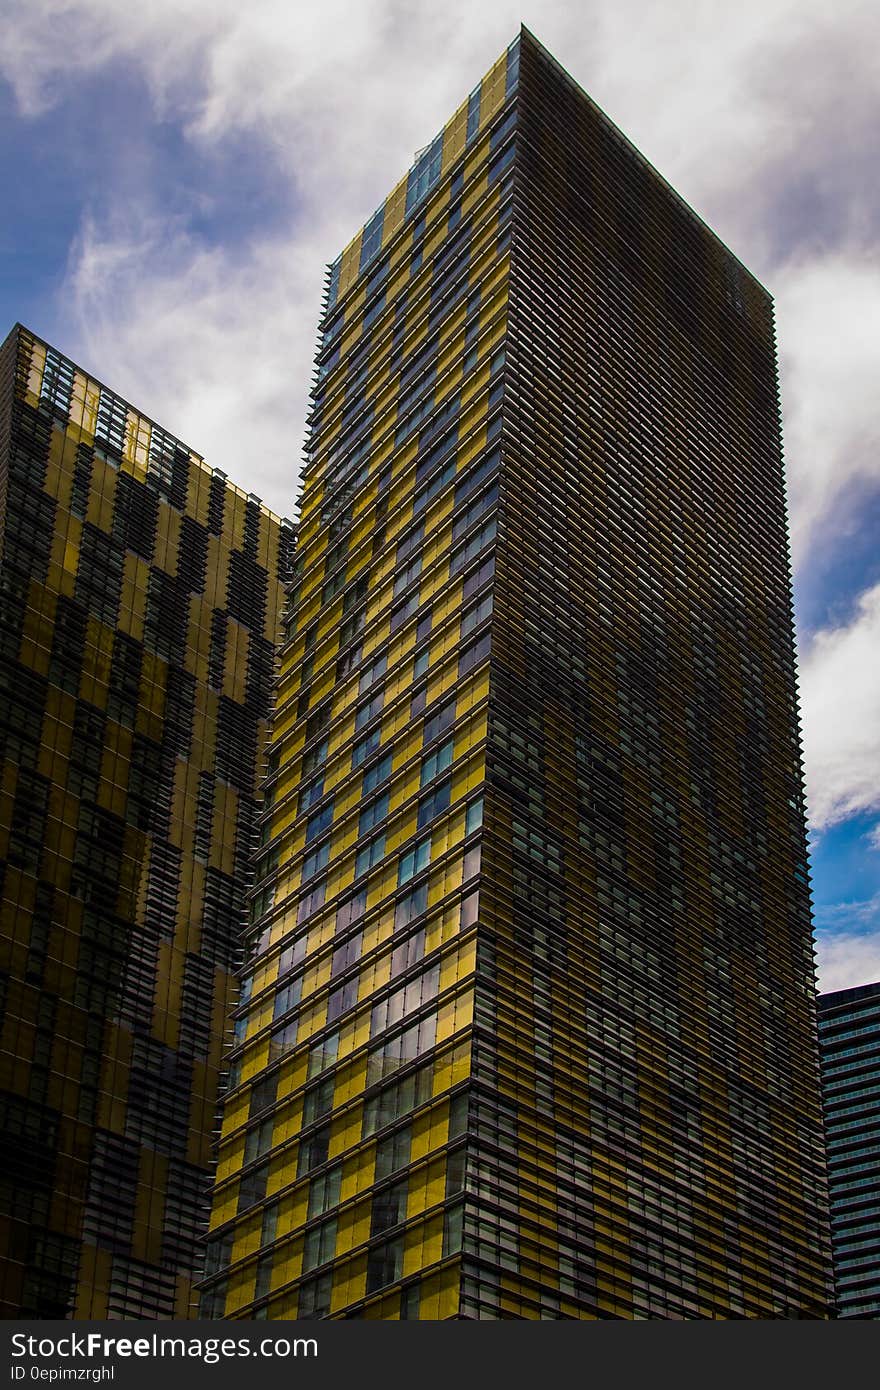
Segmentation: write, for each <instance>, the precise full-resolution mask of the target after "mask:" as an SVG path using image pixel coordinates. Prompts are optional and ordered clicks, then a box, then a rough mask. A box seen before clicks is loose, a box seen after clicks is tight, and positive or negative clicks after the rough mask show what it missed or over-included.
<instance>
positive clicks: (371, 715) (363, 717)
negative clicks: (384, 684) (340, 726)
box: [354, 690, 385, 730]
mask: <svg viewBox="0 0 880 1390" xmlns="http://www.w3.org/2000/svg"><path fill="white" fill-rule="evenodd" d="M384 702H385V692H384V691H383V690H377V692H376V694H375V695H372V696H371V697H370V699H369V700H364V702H363V704H361V705H358V708H357V712H356V713H355V716H354V727H355V730H358V729H363V728H364V726H365V725H367V724H369V722H370V720H371V719H375V717H376V715H377V714H380V713H381V710H382V705H383V704H384Z"/></svg>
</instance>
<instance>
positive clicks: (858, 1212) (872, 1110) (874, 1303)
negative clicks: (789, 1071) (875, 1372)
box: [819, 983, 880, 1318]
mask: <svg viewBox="0 0 880 1390" xmlns="http://www.w3.org/2000/svg"><path fill="white" fill-rule="evenodd" d="M819 1045H820V1054H821V1059H822V1099H823V1103H824V1107H825V1131H826V1135H827V1140H828V1179H829V1186H830V1189H831V1237H832V1244H833V1249H834V1279H835V1284H836V1289H837V1316H838V1317H840V1318H880V983H878V984H873V985H860V986H858V987H857V988H855V989H839V990H836V991H835V992H834V993H833V994H823V995H821V996H820V998H819Z"/></svg>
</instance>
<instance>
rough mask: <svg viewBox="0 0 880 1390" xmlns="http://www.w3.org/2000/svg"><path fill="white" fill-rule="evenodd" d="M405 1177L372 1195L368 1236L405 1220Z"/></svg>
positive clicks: (387, 1229) (390, 1228)
mask: <svg viewBox="0 0 880 1390" xmlns="http://www.w3.org/2000/svg"><path fill="white" fill-rule="evenodd" d="M406 1187H407V1184H406V1179H405V1178H404V1180H403V1181H402V1182H396V1183H393V1184H392V1186H391V1187H383V1188H382V1190H381V1191H380V1192H377V1193H376V1194H375V1195H374V1197H373V1203H372V1208H371V1211H370V1237H371V1238H372V1237H373V1236H378V1235H381V1234H382V1233H383V1231H390V1230H392V1229H393V1228H394V1227H395V1226H399V1225H400V1223H401V1221H405V1220H406Z"/></svg>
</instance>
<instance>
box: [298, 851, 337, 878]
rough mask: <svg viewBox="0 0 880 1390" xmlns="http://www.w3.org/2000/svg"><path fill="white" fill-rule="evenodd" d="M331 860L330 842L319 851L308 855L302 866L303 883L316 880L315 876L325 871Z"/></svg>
mask: <svg viewBox="0 0 880 1390" xmlns="http://www.w3.org/2000/svg"><path fill="white" fill-rule="evenodd" d="M329 858H330V841H329V840H328V841H327V842H326V843H325V844H323V845H320V846H319V847H318V849H316V850H313V851H312V853H311V854H307V855H306V857H305V859H304V860H303V864H302V882H303V883H306V882H307V881H308V879H310V878H314V877H315V874H317V873H320V872H321V870H322V869H325V868H326V867H327V861H328V860H329Z"/></svg>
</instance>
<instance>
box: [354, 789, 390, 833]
mask: <svg viewBox="0 0 880 1390" xmlns="http://www.w3.org/2000/svg"><path fill="white" fill-rule="evenodd" d="M387 814H388V792H383V793H382V795H381V796H377V797H376V798H375V799H374V800H373V801H371V802H370V803H369V804H368V805H367V806H365V807H364V809H363V810H362V811H361V814H360V820H359V821H358V838H360V836H361V835H365V834H366V833H367V832H368V831H370V830H372V829H373V828H374V827H375V826H377V825H379V824H380V822H381V821H383V820H384V819H385V817H386V816H387Z"/></svg>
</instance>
